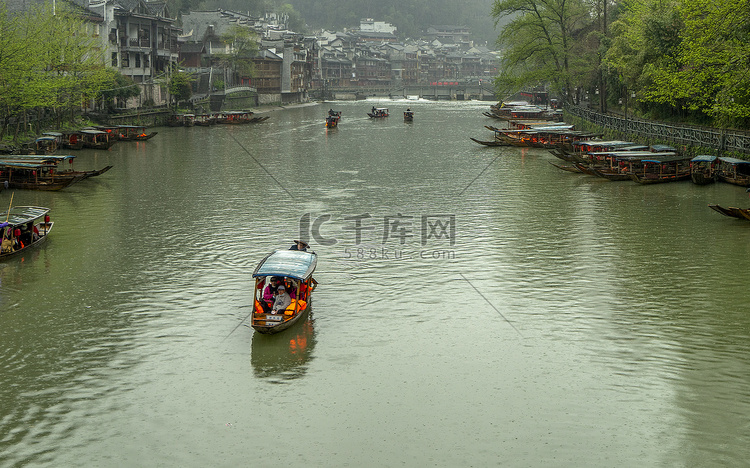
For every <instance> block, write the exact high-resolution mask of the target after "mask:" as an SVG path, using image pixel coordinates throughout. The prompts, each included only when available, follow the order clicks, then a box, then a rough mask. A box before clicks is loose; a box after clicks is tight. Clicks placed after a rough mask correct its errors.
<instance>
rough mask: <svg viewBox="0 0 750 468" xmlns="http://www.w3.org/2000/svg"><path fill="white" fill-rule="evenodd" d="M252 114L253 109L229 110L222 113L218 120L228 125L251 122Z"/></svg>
mask: <svg viewBox="0 0 750 468" xmlns="http://www.w3.org/2000/svg"><path fill="white" fill-rule="evenodd" d="M252 115H253V113H252V112H251V111H228V112H224V113H222V114H221V116H220V118H219V119H217V121H216V122H217V123H220V124H226V125H244V124H248V123H250V121H251V120H252Z"/></svg>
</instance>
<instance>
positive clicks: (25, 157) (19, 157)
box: [0, 154, 75, 162]
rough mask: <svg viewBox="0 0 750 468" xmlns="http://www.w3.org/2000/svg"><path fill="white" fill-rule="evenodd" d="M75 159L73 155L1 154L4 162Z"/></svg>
mask: <svg viewBox="0 0 750 468" xmlns="http://www.w3.org/2000/svg"><path fill="white" fill-rule="evenodd" d="M73 158H75V156H73V155H72V154H66V155H62V154H0V161H2V162H5V161H7V162H13V161H15V162H19V161H36V162H44V161H47V162H61V161H67V160H70V159H73Z"/></svg>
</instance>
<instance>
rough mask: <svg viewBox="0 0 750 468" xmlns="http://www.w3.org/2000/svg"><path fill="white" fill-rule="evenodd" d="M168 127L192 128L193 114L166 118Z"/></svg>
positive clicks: (173, 115) (174, 115) (193, 122)
mask: <svg viewBox="0 0 750 468" xmlns="http://www.w3.org/2000/svg"><path fill="white" fill-rule="evenodd" d="M167 125H168V126H170V127H192V126H194V125H195V114H172V115H170V116H169V117H168V118H167Z"/></svg>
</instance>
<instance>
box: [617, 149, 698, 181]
mask: <svg viewBox="0 0 750 468" xmlns="http://www.w3.org/2000/svg"><path fill="white" fill-rule="evenodd" d="M654 154H655V155H658V153H654ZM641 163H642V164H643V166H642V169H639V170H637V171H633V172H631V173H630V177H631V178H632V179H633V180H634V181H636V182H638V183H639V184H655V183H661V182H676V181H679V180H687V179H689V178H690V158H689V157H687V156H680V155H673V156H656V157H653V156H652V157H647V158H644V159H642V160H641Z"/></svg>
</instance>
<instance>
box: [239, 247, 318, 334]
mask: <svg viewBox="0 0 750 468" xmlns="http://www.w3.org/2000/svg"><path fill="white" fill-rule="evenodd" d="M317 261H318V260H317V254H315V253H314V252H305V251H301V250H276V251H274V252H271V253H270V254H268V255H266V257H265V258H263V260H261V261H260V263H259V264H258V266H257V267H256V268H255V271H254V272H253V278H255V287H254V298H253V314H252V316H253V318H252V327H253V328H254V329H255V330H256V331H258V332H259V333H265V334H273V333H278V332H280V331H283V330H286V329H287V328H289V327H291V326H292V325H293V324H294V323H296V322H298V321H299V320H300V319H301V318H302V317H303V316H305V315H306V314H307V312H308V311H309V309H310V295H311V294H312V292H313V290H315V286H316V284H317V282H316V281H315V280H314V279H313V277H312V275H313V273H314V272H315V266H316V265H317ZM272 278H273V279H278V280H280V281H282V282H283V283H282V284H284V285H285V287H286V288H287V290H288V291H289V292H290V296H292V303H291V304H290V305H289V306H288V307H287V308H286V310H284V311H283V313H277V314H274V313H271V312H267V311H266V309H264V307H263V305H262V301H264V299H263V291H264V290H265V288H266V287H268V286H269V285H270V284H271V280H272Z"/></svg>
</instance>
